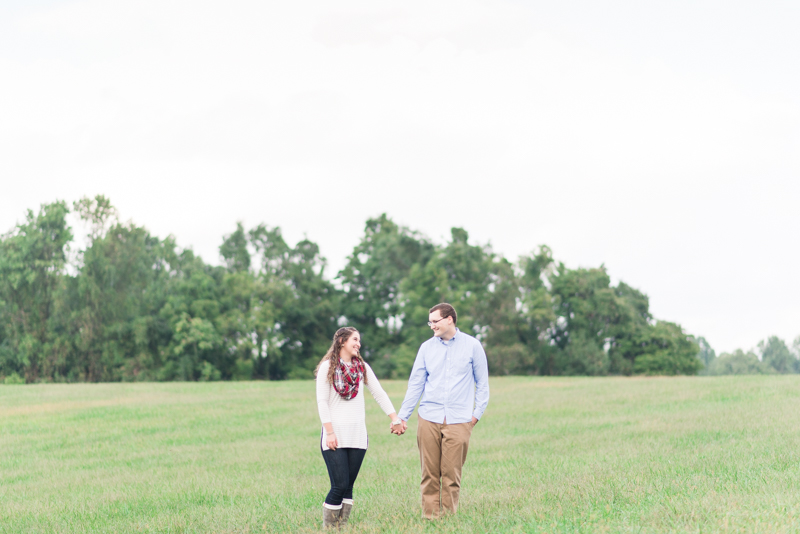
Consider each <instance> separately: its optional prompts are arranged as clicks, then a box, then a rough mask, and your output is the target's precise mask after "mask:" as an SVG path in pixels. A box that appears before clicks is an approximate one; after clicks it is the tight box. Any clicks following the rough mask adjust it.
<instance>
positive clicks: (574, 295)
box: [0, 195, 722, 383]
mask: <svg viewBox="0 0 800 534" xmlns="http://www.w3.org/2000/svg"><path fill="white" fill-rule="evenodd" d="M70 212H73V213H74V214H75V215H77V216H78V217H80V220H81V221H83V225H84V226H86V228H87V229H88V230H87V235H85V236H84V237H85V246H83V247H82V248H81V249H80V250H75V246H76V245H75V243H76V241H75V236H74V235H73V230H72V228H71V227H70V226H69V223H68V216H69V214H70ZM219 251H220V257H221V260H222V263H223V265H217V266H215V265H209V264H207V263H205V262H204V261H203V260H202V259H201V258H200V257H198V256H196V255H195V254H194V253H193V252H192V250H191V249H184V248H180V247H179V246H178V245H177V243H176V242H175V239H174V238H173V237H172V236H169V237H167V238H164V239H160V238H158V237H156V236H153V235H152V234H150V233H149V232H148V231H147V230H146V229H145V228H144V227H142V226H138V225H136V224H134V223H133V222H121V221H120V220H119V219H118V217H117V212H116V210H115V208H114V207H113V206H112V204H111V203H110V201H109V200H108V199H107V198H106V197H104V196H102V195H100V196H97V197H95V198H83V199H81V200H79V201H77V202H75V203H74V204H73V205H72V206H68V205H67V203H66V202H63V201H59V202H54V203H51V204H45V205H42V206H41V208H40V209H39V210H38V212H34V211H32V210H28V212H27V215H26V217H25V220H24V222H22V223H19V224H17V225H16V226H15V227H14V228H13V229H12V230H11V231H9V232H8V233H6V234H4V235H2V237H0V379H2V381H5V382H6V383H13V382H27V383H33V382H98V381H135V380H151V381H152V380H240V379H267V380H282V379H305V378H310V377H311V376H312V374H313V370H314V368H315V366H316V364H317V362H318V360H319V359H320V357H321V356H322V355H323V354H324V353H325V350H326V348H327V347H328V345H329V343H330V338H331V336H332V334H333V332H334V331H335V330H336V329H337V328H338V327H339V326H342V325H345V324H347V325H351V326H355V327H356V328H358V329H359V330H360V331H361V333H362V340H363V341H362V354H363V356H364V357H365V358H366V360H367V361H368V362H370V364H371V365H372V367H373V368H374V369H375V371H376V373H377V374H378V375H379V376H381V377H393V378H405V377H407V376H408V372H409V370H410V368H411V365H412V363H413V360H414V357H415V355H416V351H417V348H418V346H419V344H420V343H421V342H422V341H424V340H426V339H427V338H429V337H430V335H431V334H430V329H429V328H428V327H427V325H426V322H427V316H428V309H429V308H430V306H432V305H433V304H436V303H438V302H450V303H452V304H454V305H455V307H456V309H457V310H458V313H459V317H458V326H459V328H460V329H462V330H463V331H465V332H467V333H470V334H472V335H475V336H476V337H478V338H479V339H480V340H481V341H482V342H483V344H484V346H485V348H486V353H487V357H488V360H489V366H490V372H491V373H492V374H494V375H504V374H538V375H607V374H620V375H630V374H667V375H674V374H696V373H698V372H700V371H701V370H703V369H708V368H710V367H707V366H704V361H705V360H709V355H711V356H714V355H713V350H711V349H710V347H708V344H707V343H705V340H704V339H703V338H697V339H695V338H694V337H693V336H691V335H688V334H687V333H686V332H684V330H683V329H682V328H681V326H680V325H678V324H676V323H673V322H668V321H663V320H657V319H655V318H654V317H653V316H652V315H651V314H650V311H649V302H648V297H647V295H645V294H644V293H642V292H641V291H639V290H638V289H635V288H633V287H631V286H629V285H627V284H625V283H624V282H619V283H618V284H616V285H612V284H611V280H610V278H609V275H608V273H607V270H606V268H605V267H604V266H602V265H601V266H600V267H597V268H579V269H569V268H567V267H566V266H565V265H564V264H563V263H561V262H557V261H556V260H554V258H553V256H552V253H551V250H550V249H549V248H548V247H547V246H540V247H539V248H538V249H537V250H535V251H534V252H532V253H531V254H529V255H526V256H523V257H521V258H519V259H518V261H516V262H514V263H512V262H510V261H509V260H507V259H506V258H504V257H502V256H501V255H499V254H497V253H495V252H494V251H493V250H492V249H491V247H490V246H488V245H480V244H474V243H471V242H470V240H469V236H468V233H467V231H466V230H464V229H462V228H453V229H452V231H451V237H450V240H449V242H447V243H445V244H443V245H439V244H436V243H433V242H432V241H431V240H430V239H428V238H427V237H426V236H424V235H422V234H420V233H419V232H416V231H413V230H410V229H408V228H405V227H403V226H400V225H398V224H396V223H395V222H393V221H392V220H391V219H390V218H389V217H388V216H386V215H385V214H384V215H381V216H379V217H376V218H371V219H369V220H368V221H367V222H366V225H365V230H364V235H363V236H362V238H361V240H360V243H359V244H358V245H357V246H356V247H355V249H354V250H353V251H352V253H351V254H350V255H349V256H348V258H347V263H346V266H345V268H344V269H343V270H342V271H341V272H339V273H336V275H335V277H333V278H329V277H328V276H327V273H326V262H325V259H324V258H323V257H322V256H321V255H320V251H319V247H318V246H317V245H316V244H315V243H313V242H312V241H310V240H308V239H304V240H302V241H300V242H299V243H297V244H295V245H294V246H291V245H289V244H288V243H287V242H286V241H285V240H284V238H283V236H282V234H281V230H280V228H279V227H269V226H266V225H264V224H260V225H258V226H255V227H252V228H245V227H244V226H243V225H242V224H241V223H239V224H237V225H236V228H235V229H234V230H233V231H232V232H231V233H230V234H228V235H226V236H225V237H224V238H223V241H222V244H221V245H220V247H219ZM704 351H705V352H704ZM709 351H711V352H710V353H709ZM704 358H705V360H704ZM719 360H722V357H720V358H719ZM709 362H710V360H709V361H706V363H709ZM709 365H710V363H709Z"/></svg>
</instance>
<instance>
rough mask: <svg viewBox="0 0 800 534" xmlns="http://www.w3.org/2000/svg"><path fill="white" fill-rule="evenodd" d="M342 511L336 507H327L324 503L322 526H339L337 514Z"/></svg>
mask: <svg viewBox="0 0 800 534" xmlns="http://www.w3.org/2000/svg"><path fill="white" fill-rule="evenodd" d="M341 513H342V509H341V507H340V508H337V509H336V510H334V509H332V508H328V507H327V506H325V505H324V504H323V505H322V528H339V516H340V515H341Z"/></svg>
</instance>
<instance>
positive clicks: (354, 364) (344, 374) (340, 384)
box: [333, 358, 364, 400]
mask: <svg viewBox="0 0 800 534" xmlns="http://www.w3.org/2000/svg"><path fill="white" fill-rule="evenodd" d="M362 378H364V364H363V363H362V361H361V359H360V358H353V359H352V360H351V363H350V366H349V367H348V366H347V365H345V364H344V362H343V361H341V360H340V361H339V366H338V367H337V368H336V370H335V371H334V372H333V388H334V389H335V390H336V393H338V394H339V395H341V396H342V398H343V399H344V400H350V399H352V398H354V397H355V396H356V395H358V385H359V383H360V382H361V379H362Z"/></svg>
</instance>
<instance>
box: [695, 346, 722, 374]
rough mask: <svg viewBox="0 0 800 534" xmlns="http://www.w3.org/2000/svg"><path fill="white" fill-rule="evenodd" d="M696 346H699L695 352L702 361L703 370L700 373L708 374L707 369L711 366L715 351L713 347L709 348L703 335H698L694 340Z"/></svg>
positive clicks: (715, 355)
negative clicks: (698, 350)
mask: <svg viewBox="0 0 800 534" xmlns="http://www.w3.org/2000/svg"><path fill="white" fill-rule="evenodd" d="M695 341H696V343H697V346H698V347H699V348H700V352H698V353H697V357H698V358H699V359H700V361H701V362H703V368H704V369H703V371H702V374H708V370H709V368H710V367H711V364H712V363H713V362H714V360H715V359H716V357H717V354H716V352H714V349H712V348H711V345H709V343H708V341H706V338H704V337H698V338H697V339H696V340H695Z"/></svg>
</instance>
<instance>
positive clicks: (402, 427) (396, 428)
mask: <svg viewBox="0 0 800 534" xmlns="http://www.w3.org/2000/svg"><path fill="white" fill-rule="evenodd" d="M407 429H408V425H407V424H406V422H405V421H403V420H402V419H400V424H398V425H393V424H392V423H389V431H390V432H391V433H392V434H397V435H398V436H402V435H403V434H405V433H406V430H407Z"/></svg>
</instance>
